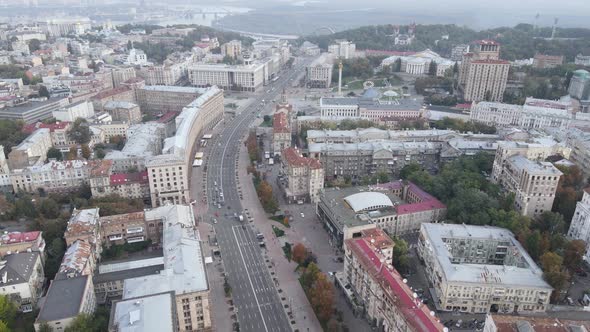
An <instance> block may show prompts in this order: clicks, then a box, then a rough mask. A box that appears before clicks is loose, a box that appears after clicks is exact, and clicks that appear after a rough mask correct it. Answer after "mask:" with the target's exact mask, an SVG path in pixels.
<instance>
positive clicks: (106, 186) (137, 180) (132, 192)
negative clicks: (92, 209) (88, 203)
mask: <svg viewBox="0 0 590 332" xmlns="http://www.w3.org/2000/svg"><path fill="white" fill-rule="evenodd" d="M90 189H91V191H92V197H105V196H110V195H118V196H120V197H125V198H139V199H143V200H144V201H148V202H149V198H150V191H149V182H148V175H147V171H145V170H144V171H141V172H134V173H117V174H110V173H107V174H100V175H99V174H91V178H90Z"/></svg>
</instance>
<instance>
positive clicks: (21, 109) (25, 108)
mask: <svg viewBox="0 0 590 332" xmlns="http://www.w3.org/2000/svg"><path fill="white" fill-rule="evenodd" d="M63 99H65V98H63ZM63 99H48V100H45V101H28V102H26V103H24V104H20V105H18V106H13V107H5V108H0V113H10V114H24V113H27V112H29V111H33V110H36V109H38V108H42V107H54V106H55V107H58V106H59V105H60V104H61V103H62V102H65V103H66V104H67V99H66V100H65V101H63Z"/></svg>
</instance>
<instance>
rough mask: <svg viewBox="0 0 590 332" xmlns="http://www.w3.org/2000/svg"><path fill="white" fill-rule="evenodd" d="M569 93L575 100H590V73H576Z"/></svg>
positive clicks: (580, 70) (580, 71)
mask: <svg viewBox="0 0 590 332" xmlns="http://www.w3.org/2000/svg"><path fill="white" fill-rule="evenodd" d="M567 91H568V92H569V95H570V96H572V97H573V98H576V99H579V100H587V99H590V72H588V71H587V70H584V69H579V70H576V71H574V75H573V76H572V78H571V80H570V86H569V88H568V90H567Z"/></svg>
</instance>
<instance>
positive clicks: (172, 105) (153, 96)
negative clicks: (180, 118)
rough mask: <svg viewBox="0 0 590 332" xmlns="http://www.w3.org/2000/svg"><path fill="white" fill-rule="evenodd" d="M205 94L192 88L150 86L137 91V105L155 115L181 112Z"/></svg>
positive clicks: (143, 110) (201, 90)
mask: <svg viewBox="0 0 590 332" xmlns="http://www.w3.org/2000/svg"><path fill="white" fill-rule="evenodd" d="M203 92H204V91H203V89H196V88H191V87H182V86H165V85H149V86H145V87H143V88H140V89H137V90H136V94H137V104H139V107H140V108H141V110H142V112H145V113H151V114H153V115H158V114H164V113H167V112H170V111H174V112H179V111H182V108H183V107H185V106H186V105H188V104H190V103H191V102H192V101H193V100H195V99H196V98H197V97H199V95H201V94H202V93H203Z"/></svg>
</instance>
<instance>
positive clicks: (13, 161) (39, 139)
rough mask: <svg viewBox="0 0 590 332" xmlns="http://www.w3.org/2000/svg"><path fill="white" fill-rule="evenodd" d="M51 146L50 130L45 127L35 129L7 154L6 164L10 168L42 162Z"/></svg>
mask: <svg viewBox="0 0 590 332" xmlns="http://www.w3.org/2000/svg"><path fill="white" fill-rule="evenodd" d="M51 147H52V142H51V132H50V130H49V129H47V128H40V129H37V130H35V131H34V132H33V133H32V134H31V135H29V137H27V138H26V139H25V140H24V141H22V142H21V143H20V144H19V145H17V146H16V147H13V148H12V151H10V153H9V154H8V166H9V167H10V169H11V170H15V169H19V168H23V167H27V166H30V165H34V164H36V163H43V162H44V161H45V158H46V157H47V151H49V149H50V148H51Z"/></svg>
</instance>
